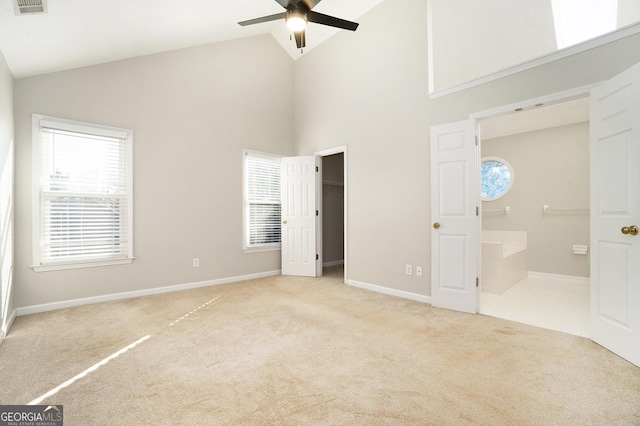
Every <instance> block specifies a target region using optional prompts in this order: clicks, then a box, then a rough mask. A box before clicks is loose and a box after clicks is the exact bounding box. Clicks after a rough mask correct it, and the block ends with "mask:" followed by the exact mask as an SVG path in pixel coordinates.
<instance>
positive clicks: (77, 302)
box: [17, 270, 281, 316]
mask: <svg viewBox="0 0 640 426" xmlns="http://www.w3.org/2000/svg"><path fill="white" fill-rule="evenodd" d="M280 273H281V271H279V270H278V271H269V272H259V273H257V274H248V275H241V276H237V277H229V278H220V279H217V280H209V281H200V282H195V283H187V284H178V285H171V286H166V287H156V288H150V289H146V290H136V291H128V292H125V293H114V294H107V295H104V296H95V297H86V298H83V299H73V300H65V301H62V302H53V303H45V304H42V305H33V306H25V307H22V308H18V309H17V315H18V316H21V315H29V314H37V313H40V312H47V311H54V310H56V309H64V308H71V307H73V306H81V305H90V304H92V303H101V302H110V301H113V300H121V299H130V298H133V297H140V296H151V295H154V294H162V293H170V292H174V291H182V290H190V289H194V288H200V287H209V286H214V285H221V284H229V283H234V282H238V281H247V280H253V279H256V278H264V277H270V276H274V275H280Z"/></svg>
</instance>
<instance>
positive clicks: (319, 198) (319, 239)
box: [314, 145, 349, 283]
mask: <svg viewBox="0 0 640 426" xmlns="http://www.w3.org/2000/svg"><path fill="white" fill-rule="evenodd" d="M340 153H342V154H343V167H344V213H343V215H344V277H343V282H344V283H346V282H347V277H348V276H349V275H348V264H349V261H348V258H349V254H348V253H349V252H348V250H347V248H348V244H347V241H348V238H349V233H348V232H347V228H348V223H349V221H348V220H347V218H348V212H349V208H348V205H347V200H348V199H349V197H348V196H347V194H348V181H349V179H348V176H347V169H348V168H347V145H339V146H336V147H333V148H328V149H323V150H321V151H316V152H314V155H315V156H317V157H320V158H322V157H328V156H330V155H334V154H340ZM320 164H322V163H320ZM316 186H317V187H316V208H317V210H318V216H317V218H316V220H317V222H316V253H318V258H319V261H318V263H317V264H316V276H317V277H320V276H322V268H323V266H322V265H323V263H324V259H323V256H322V236H323V229H322V218H323V212H322V197H323V193H322V170H320V173H318V176H317V181H316Z"/></svg>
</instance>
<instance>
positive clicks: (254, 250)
mask: <svg viewBox="0 0 640 426" xmlns="http://www.w3.org/2000/svg"><path fill="white" fill-rule="evenodd" d="M265 251H280V246H277V247H248V248H247V247H245V248H243V249H242V252H243V253H261V252H265Z"/></svg>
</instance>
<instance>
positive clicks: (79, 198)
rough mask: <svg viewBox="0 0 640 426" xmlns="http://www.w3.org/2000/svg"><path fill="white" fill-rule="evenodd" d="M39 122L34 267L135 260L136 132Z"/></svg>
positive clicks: (36, 133)
mask: <svg viewBox="0 0 640 426" xmlns="http://www.w3.org/2000/svg"><path fill="white" fill-rule="evenodd" d="M33 121H34V125H33V131H34V146H33V148H34V167H33V172H34V180H33V182H34V192H35V196H34V201H35V206H34V208H35V209H36V211H35V214H34V239H37V241H34V269H36V270H39V268H40V269H41V270H46V269H62V268H68V267H86V266H94V265H102V264H104V263H105V262H107V263H109V264H112V263H129V262H130V261H131V260H132V258H133V256H132V253H133V244H132V243H133V242H132V205H131V201H132V184H131V183H132V176H131V156H132V154H131V153H132V149H131V146H132V132H131V131H128V130H123V129H116V128H111V127H105V126H98V125H92V124H86V123H77V122H72V121H68V120H62V119H56V118H52V117H45V116H40V115H34V118H33Z"/></svg>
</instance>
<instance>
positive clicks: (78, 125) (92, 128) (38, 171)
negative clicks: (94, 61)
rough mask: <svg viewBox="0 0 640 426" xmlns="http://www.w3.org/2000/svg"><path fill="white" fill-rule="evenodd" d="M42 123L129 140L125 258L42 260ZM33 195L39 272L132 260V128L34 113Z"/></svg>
mask: <svg viewBox="0 0 640 426" xmlns="http://www.w3.org/2000/svg"><path fill="white" fill-rule="evenodd" d="M41 127H49V128H55V129H58V130H64V131H70V132H78V133H88V134H97V135H102V136H107V137H116V138H120V139H124V140H125V141H126V157H127V158H126V161H127V164H126V168H127V170H126V173H127V195H126V198H127V210H128V212H127V215H128V217H127V241H128V244H127V253H126V257H125V258H122V259H105V260H100V259H91V260H69V259H66V260H61V261H59V262H50V263H46V264H42V250H43V241H42V239H41V237H42V235H41V234H42V229H41V219H42V205H41V199H42V187H41V183H42V151H41V146H40V129H41ZM31 149H32V151H31V184H32V190H31V196H32V207H31V216H32V228H31V229H32V261H33V264H32V266H31V268H32V269H33V270H34V271H36V272H44V271H59V270H66V269H78V268H91V267H98V266H111V265H124V264H129V263H131V262H133V260H134V259H135V257H134V256H133V131H131V130H128V129H122V128H118V127H111V126H104V125H100V124H93V123H83V122H79V121H74V120H68V119H63V118H57V117H51V116H46V115H42V114H33V115H32V120H31Z"/></svg>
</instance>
